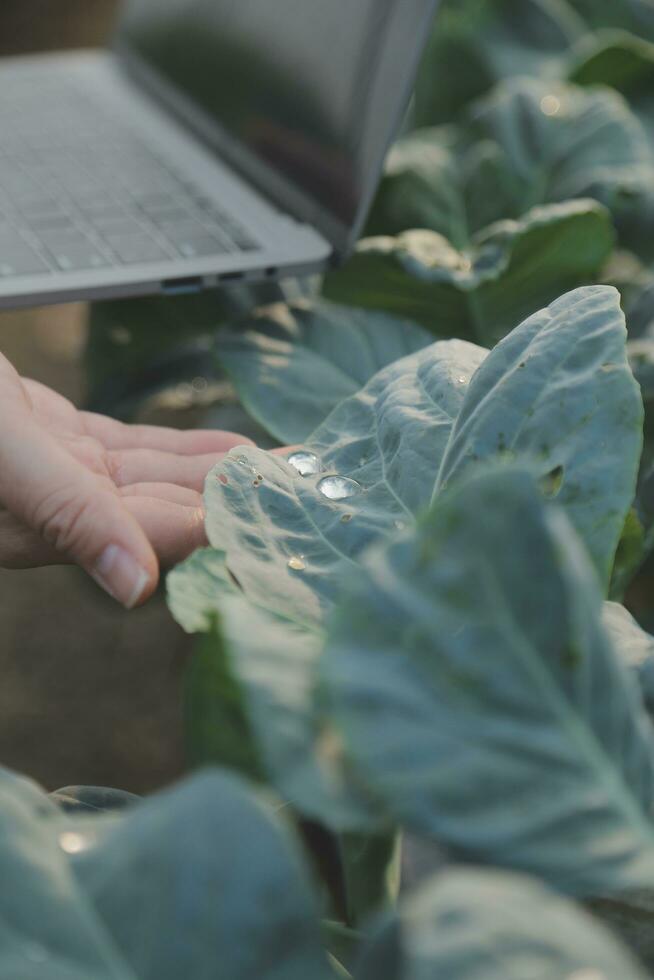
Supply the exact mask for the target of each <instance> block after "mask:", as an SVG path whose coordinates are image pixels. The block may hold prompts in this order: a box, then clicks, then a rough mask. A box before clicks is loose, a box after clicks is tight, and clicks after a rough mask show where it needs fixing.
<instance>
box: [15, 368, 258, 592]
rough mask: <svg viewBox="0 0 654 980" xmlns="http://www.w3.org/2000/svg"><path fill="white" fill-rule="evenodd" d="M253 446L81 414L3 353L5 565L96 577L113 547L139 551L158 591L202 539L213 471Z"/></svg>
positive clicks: (219, 435) (229, 437)
mask: <svg viewBox="0 0 654 980" xmlns="http://www.w3.org/2000/svg"><path fill="white" fill-rule="evenodd" d="M247 441H248V440H244V439H243V438H242V437H240V436H237V435H234V434H232V433H225V432H212V431H206V432H201V431H195V432H178V431H177V430H173V429H162V428H156V427H151V426H129V425H124V424H122V423H120V422H117V421H115V420H113V419H109V418H106V417H104V416H100V415H95V414H92V413H88V412H82V411H78V410H77V409H76V408H75V406H74V405H73V404H72V403H71V402H69V401H67V399H65V398H63V397H61V396H60V395H58V394H56V393H55V392H53V391H51V390H50V389H48V388H46V387H44V386H43V385H41V384H39V383H37V382H34V381H29V380H24V379H22V378H20V377H19V376H18V374H17V373H16V372H15V371H14V370H13V368H12V367H11V365H9V363H8V362H7V361H6V360H4V358H2V357H0V566H4V567H13V568H18V567H30V566H34V565H43V564H52V563H60V562H72V561H77V562H79V563H80V564H82V565H83V566H84V567H86V568H87V570H88V571H90V572H91V574H94V572H93V568H94V567H95V566H96V565H97V562H98V560H99V559H100V558H101V555H102V552H103V549H104V548H106V547H107V546H108V545H110V544H112V543H113V544H114V545H118V546H120V547H121V548H122V549H123V550H129V551H130V552H131V553H132V554H135V557H136V560H137V561H138V562H139V564H140V567H141V568H145V570H146V572H147V573H148V576H149V577H150V578H151V579H152V580H153V584H152V588H154V584H156V578H157V575H158V568H157V565H158V562H160V563H161V564H163V565H169V564H173V563H175V562H177V561H180V560H182V559H183V558H184V557H185V556H186V555H188V554H189V553H190V552H191V551H193V550H195V548H197V547H200V546H201V545H202V544H203V543H204V542H205V537H204V523H203V510H202V497H201V491H202V488H203V484H204V479H205V477H206V474H207V472H208V471H209V469H210V468H211V467H212V466H213V465H214V464H215V463H216V462H217V461H218V460H219V459H220V458H221V456H222V454H223V453H225V452H226V451H228V450H229V449H230V448H232V447H233V446H235V445H238V444H242V443H243V442H247ZM98 577H99V576H98V575H96V578H98ZM146 591H151V589H149V590H146Z"/></svg>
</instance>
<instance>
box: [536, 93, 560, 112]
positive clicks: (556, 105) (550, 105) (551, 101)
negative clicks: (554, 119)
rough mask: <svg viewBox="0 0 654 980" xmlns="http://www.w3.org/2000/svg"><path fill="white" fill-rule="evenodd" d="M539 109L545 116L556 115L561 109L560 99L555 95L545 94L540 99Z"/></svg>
mask: <svg viewBox="0 0 654 980" xmlns="http://www.w3.org/2000/svg"><path fill="white" fill-rule="evenodd" d="M540 111H541V112H542V113H543V114H544V115H545V116H558V114H559V112H560V111H561V100H560V99H558V98H557V97H556V95H546V96H545V97H544V98H542V99H541V100H540Z"/></svg>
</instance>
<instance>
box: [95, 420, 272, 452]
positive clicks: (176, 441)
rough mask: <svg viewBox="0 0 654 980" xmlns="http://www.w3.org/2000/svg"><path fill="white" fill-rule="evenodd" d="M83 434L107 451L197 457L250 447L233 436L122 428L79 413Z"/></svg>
mask: <svg viewBox="0 0 654 980" xmlns="http://www.w3.org/2000/svg"><path fill="white" fill-rule="evenodd" d="M79 414H80V418H81V420H82V423H83V425H84V428H85V430H86V434H87V435H90V436H93V438H94V439H99V440H100V442H101V443H102V444H103V445H104V446H105V447H106V448H107V449H113V450H122V449H154V450H159V451H160V452H165V453H177V454H178V455H180V456H200V455H206V454H208V453H226V452H229V450H230V449H233V448H234V447H235V446H251V445H253V443H252V440H251V439H247V438H246V437H245V436H241V435H239V434H238V433H235V432H222V431H220V430H213V429H195V430H193V429H191V430H188V431H182V430H179V429H166V428H164V427H163V426H156V425H125V424H124V423H123V422H117V421H116V420H115V419H110V418H107V417H106V416H105V415H96V414H95V413H93V412H80V413H79Z"/></svg>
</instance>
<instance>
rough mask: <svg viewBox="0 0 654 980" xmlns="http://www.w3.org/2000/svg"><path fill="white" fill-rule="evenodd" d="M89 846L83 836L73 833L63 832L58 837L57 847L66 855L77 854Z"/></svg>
mask: <svg viewBox="0 0 654 980" xmlns="http://www.w3.org/2000/svg"><path fill="white" fill-rule="evenodd" d="M88 846H89V841H88V840H87V838H86V837H84V835H83V834H76V833H74V832H73V831H70V830H68V831H65V832H64V833H63V834H60V835H59V847H60V848H61V849H62V851H65V852H66V854H79V853H80V852H81V851H85V850H86V849H87V847H88Z"/></svg>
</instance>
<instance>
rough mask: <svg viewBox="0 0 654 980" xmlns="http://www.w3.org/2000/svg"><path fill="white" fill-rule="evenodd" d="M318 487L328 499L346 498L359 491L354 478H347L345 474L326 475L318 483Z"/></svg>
mask: <svg viewBox="0 0 654 980" xmlns="http://www.w3.org/2000/svg"><path fill="white" fill-rule="evenodd" d="M318 489H319V490H320V492H321V494H322V495H323V497H328V498H329V500H347V498H348V497H354V496H355V495H356V494H357V493H360V491H361V487H360V486H359V484H358V483H357V482H356V480H349V479H348V478H347V477H345V476H326V477H325V478H324V480H321V481H320V483H319V484H318Z"/></svg>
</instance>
